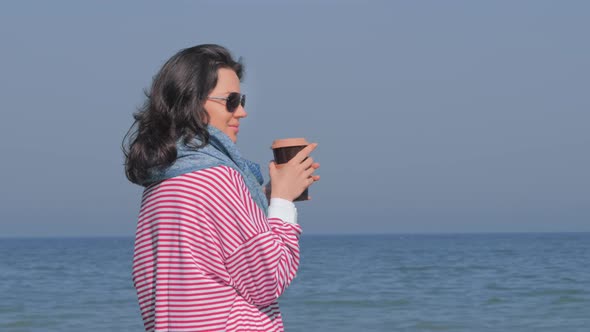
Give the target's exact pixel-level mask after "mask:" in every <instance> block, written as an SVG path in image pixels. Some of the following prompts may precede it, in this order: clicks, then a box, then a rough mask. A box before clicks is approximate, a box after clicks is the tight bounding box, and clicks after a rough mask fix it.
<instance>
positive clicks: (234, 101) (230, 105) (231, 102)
mask: <svg viewBox="0 0 590 332" xmlns="http://www.w3.org/2000/svg"><path fill="white" fill-rule="evenodd" d="M240 104H241V105H242V107H244V106H245V105H246V96H244V95H241V94H239V93H237V92H232V93H230V94H229V96H227V110H228V111H229V112H231V113H233V112H235V111H236V109H237V108H238V106H240Z"/></svg>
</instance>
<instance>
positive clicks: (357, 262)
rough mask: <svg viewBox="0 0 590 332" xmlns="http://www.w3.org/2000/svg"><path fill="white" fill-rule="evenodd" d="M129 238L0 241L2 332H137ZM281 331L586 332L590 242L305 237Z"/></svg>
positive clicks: (574, 237)
mask: <svg viewBox="0 0 590 332" xmlns="http://www.w3.org/2000/svg"><path fill="white" fill-rule="evenodd" d="M133 240H134V239H133V238H131V237H104V238H30V239H24V238H23V239H16V238H4V239H0V331H2V332H20V331H23V332H24V331H62V332H64V331H76V332H78V331H142V330H143V325H142V322H141V318H140V314H139V308H138V304H137V299H136V294H135V290H134V288H133V285H132V281H131V259H132V254H133ZM300 245H301V265H300V268H299V271H298V274H297V277H296V278H295V279H294V280H293V282H292V284H291V285H290V286H289V288H288V289H287V290H286V291H285V293H284V294H283V295H282V296H281V298H280V299H279V305H280V307H281V312H282V314H283V320H284V324H285V330H286V331H287V332H296V331H301V332H308V331H312V332H313V331H339V332H342V331H531V332H532V331H535V332H539V331H556V332H568V331H571V332H574V331H576V332H588V331H590V233H538V234H534V233H531V234H528V233H527V234H525V233H518V234H503V233H502V234H388V235H306V234H303V235H302V237H301V242H300Z"/></svg>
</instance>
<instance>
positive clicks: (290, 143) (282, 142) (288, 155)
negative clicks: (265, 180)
mask: <svg viewBox="0 0 590 332" xmlns="http://www.w3.org/2000/svg"><path fill="white" fill-rule="evenodd" d="M308 145H309V142H308V141H307V140H305V138H283V139H277V140H275V141H274V142H272V146H271V149H272V152H273V155H274V159H275V163H276V164H277V168H280V167H281V165H282V164H286V163H287V162H288V161H289V160H291V159H292V158H293V157H295V155H296V154H297V153H298V152H299V151H301V150H302V149H303V148H304V147H306V146H308ZM308 199H309V196H308V190H307V188H306V189H305V190H304V191H303V193H301V195H299V197H297V198H295V202H297V201H307V200H308Z"/></svg>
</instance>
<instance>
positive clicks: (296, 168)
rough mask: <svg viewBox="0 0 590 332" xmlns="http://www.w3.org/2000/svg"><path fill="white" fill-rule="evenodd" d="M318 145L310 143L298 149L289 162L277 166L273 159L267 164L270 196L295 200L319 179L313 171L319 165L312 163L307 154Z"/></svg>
mask: <svg viewBox="0 0 590 332" xmlns="http://www.w3.org/2000/svg"><path fill="white" fill-rule="evenodd" d="M317 146H318V144H317V143H313V144H310V145H308V146H306V147H305V148H303V149H302V150H301V151H299V152H298V153H297V154H296V155H295V157H293V158H292V159H291V160H289V162H287V163H285V164H281V165H280V166H277V164H275V162H274V161H272V162H271V163H270V165H269V173H270V183H271V194H270V197H271V198H275V197H276V198H283V199H286V200H289V201H291V202H292V201H293V200H295V198H297V197H299V195H301V193H302V192H303V191H304V190H305V189H307V188H308V187H309V186H311V184H312V183H314V182H315V181H318V180H319V179H320V176H319V175H313V172H314V171H315V170H316V169H318V168H319V167H320V164H319V163H314V162H313V159H312V158H311V157H309V154H310V153H311V152H312V151H313V150H315V148H316V147H317Z"/></svg>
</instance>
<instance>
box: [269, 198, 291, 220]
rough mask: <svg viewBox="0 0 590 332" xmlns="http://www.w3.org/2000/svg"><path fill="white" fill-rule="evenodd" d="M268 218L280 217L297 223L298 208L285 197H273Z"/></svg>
mask: <svg viewBox="0 0 590 332" xmlns="http://www.w3.org/2000/svg"><path fill="white" fill-rule="evenodd" d="M268 218H279V219H281V220H282V221H284V222H288V223H291V224H297V208H296V207H295V204H293V202H291V201H289V200H286V199H283V198H271V199H270V204H269V206H268Z"/></svg>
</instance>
